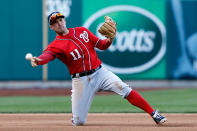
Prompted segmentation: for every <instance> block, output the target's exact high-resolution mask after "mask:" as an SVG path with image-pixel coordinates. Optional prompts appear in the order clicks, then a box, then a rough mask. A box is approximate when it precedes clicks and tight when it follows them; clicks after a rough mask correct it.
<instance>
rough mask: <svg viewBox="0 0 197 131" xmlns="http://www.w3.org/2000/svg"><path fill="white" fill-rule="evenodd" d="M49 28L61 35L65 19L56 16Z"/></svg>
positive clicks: (63, 31) (64, 29)
mask: <svg viewBox="0 0 197 131" xmlns="http://www.w3.org/2000/svg"><path fill="white" fill-rule="evenodd" d="M50 28H51V29H52V30H54V31H55V32H56V33H57V34H59V35H62V34H64V33H65V31H66V20H65V19H64V18H58V19H56V20H55V21H54V23H53V24H52V25H50Z"/></svg>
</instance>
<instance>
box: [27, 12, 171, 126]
mask: <svg viewBox="0 0 197 131" xmlns="http://www.w3.org/2000/svg"><path fill="white" fill-rule="evenodd" d="M48 22H49V24H50V25H49V26H50V28H51V29H52V30H53V31H55V32H56V38H55V40H54V41H53V42H52V43H50V44H49V45H48V46H47V48H46V49H45V50H44V51H43V53H42V54H41V55H40V56H39V57H32V58H31V59H30V61H31V65H32V66H33V67H36V66H38V65H43V64H46V63H48V62H49V61H52V60H53V59H55V58H58V59H59V60H60V61H62V62H63V63H64V64H65V65H66V66H67V68H68V70H69V73H70V74H71V78H72V90H71V92H72V95H71V101H72V125H75V126H78V125H84V124H85V122H86V118H87V114H88V111H89V108H90V105H91V103H92V99H93V96H94V95H95V93H96V92H97V91H98V90H99V91H101V90H103V91H105V90H110V91H113V92H115V93H117V94H119V95H120V96H122V97H123V98H125V99H127V100H128V101H129V102H130V103H131V104H132V105H134V106H137V107H139V108H140V109H142V110H144V111H145V112H147V113H148V114H149V115H150V116H151V117H152V118H153V120H154V121H155V122H156V123H157V124H162V123H164V122H165V121H166V120H167V119H166V117H164V116H162V115H160V114H159V112H158V110H154V109H153V108H152V107H151V106H150V105H149V104H148V102H147V101H146V100H145V99H144V98H142V96H141V95H140V94H138V92H136V91H135V90H133V89H132V88H130V87H129V86H128V85H127V84H126V83H124V82H123V81H122V80H121V79H120V78H119V77H118V76H116V75H115V74H113V73H112V72H111V71H109V70H107V69H106V68H105V67H103V66H102V62H101V60H100V59H99V58H98V57H97V54H96V51H95V48H98V49H100V50H106V49H107V48H108V47H109V46H110V45H111V44H112V42H113V39H114V37H115V36H116V23H115V22H114V21H113V20H112V19H111V18H110V17H108V16H106V17H105V22H104V24H103V25H102V26H101V27H100V29H99V30H98V31H99V32H100V33H101V34H102V35H103V36H105V37H106V39H104V40H101V39H99V38H98V37H96V36H95V35H94V34H93V33H91V32H90V31H89V30H88V29H86V28H84V27H75V28H67V27H66V20H65V18H64V15H62V14H61V13H60V12H53V13H51V14H50V15H49V16H48Z"/></svg>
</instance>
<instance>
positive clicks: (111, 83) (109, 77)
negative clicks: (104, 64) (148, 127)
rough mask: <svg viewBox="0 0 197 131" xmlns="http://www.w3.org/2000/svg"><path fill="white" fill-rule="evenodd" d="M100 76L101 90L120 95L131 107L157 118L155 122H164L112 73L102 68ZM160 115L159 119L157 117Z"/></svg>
mask: <svg viewBox="0 0 197 131" xmlns="http://www.w3.org/2000/svg"><path fill="white" fill-rule="evenodd" d="M100 72H101V73H100V74H103V75H101V76H100V77H102V76H103V79H105V80H103V84H102V88H103V90H111V91H114V92H116V93H117V94H119V95H121V96H122V97H123V98H125V99H127V100H128V101H129V102H130V103H131V104H132V105H134V106H137V107H139V108H140V109H142V110H144V111H145V112H147V113H148V114H149V115H151V116H153V115H154V114H158V115H155V116H157V117H156V118H157V122H156V120H155V119H154V118H153V119H154V120H155V122H156V123H158V121H159V119H160V121H161V122H165V120H166V118H165V117H163V116H161V115H160V114H159V113H158V112H157V111H154V109H153V108H152V107H151V106H150V104H149V103H148V102H147V101H146V100H145V99H144V98H143V97H142V96H141V95H140V94H139V93H138V92H137V91H135V90H133V89H131V88H130V87H129V86H128V85H127V84H126V83H124V82H123V81H122V80H121V79H120V78H119V77H117V76H116V75H115V74H113V73H112V72H110V71H108V70H106V69H105V68H102V70H101V71H100ZM159 115H160V118H159V117H158V116H159Z"/></svg>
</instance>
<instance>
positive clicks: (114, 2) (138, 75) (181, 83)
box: [0, 0, 197, 109]
mask: <svg viewBox="0 0 197 131" xmlns="http://www.w3.org/2000/svg"><path fill="white" fill-rule="evenodd" d="M1 5H2V6H1V8H0V11H1V17H0V23H1V30H0V37H1V48H0V60H1V64H0V88H1V89H2V91H1V92H3V91H6V89H15V91H16V90H17V89H23V88H25V89H26V88H28V89H32V88H35V87H36V88H41V89H47V88H50V87H54V88H71V81H70V80H71V77H70V75H69V73H68V70H67V67H66V66H65V65H64V64H62V63H61V62H60V61H59V60H57V59H56V60H54V61H52V62H50V63H49V64H48V65H46V66H39V67H38V68H32V67H31V65H30V63H29V62H28V61H26V60H25V55H26V53H32V54H33V55H34V56H39V55H40V54H41V53H42V51H43V49H45V48H46V46H47V45H48V44H49V43H50V42H52V41H53V40H54V38H55V33H54V32H53V31H51V30H50V29H49V27H48V22H47V16H48V15H49V14H50V13H51V12H53V11H60V12H61V13H63V14H64V15H65V16H66V22H67V23H66V24H67V27H68V28H73V27H77V26H84V27H86V28H88V29H89V30H91V31H92V32H93V33H94V34H95V35H97V36H98V37H100V38H101V39H103V37H102V36H101V35H100V34H98V32H97V30H98V27H99V25H100V24H101V23H102V22H103V21H104V16H106V15H108V16H110V17H112V18H113V19H114V21H116V22H117V36H116V39H115V40H114V42H113V44H112V45H111V46H110V48H109V49H108V50H106V51H104V52H101V51H99V50H97V53H98V56H99V58H100V59H101V60H102V61H103V65H104V66H106V68H108V69H109V70H111V71H112V72H114V73H115V74H117V75H118V76H119V77H120V78H121V79H122V80H124V81H126V82H127V83H128V84H130V85H131V86H132V87H135V88H185V87H187V88H189V87H192V88H196V85H197V81H196V79H197V14H196V12H197V0H99V1H94V0H5V1H1ZM57 90H58V89H57ZM57 90H56V91H57ZM53 91H54V90H53ZM53 91H52V92H53ZM192 92H194V91H193V90H192ZM15 93H16V92H15ZM63 93H65V92H63ZM7 94H9V93H8V92H7ZM12 95H14V94H12ZM150 101H153V99H151V100H150ZM195 109H196V105H195Z"/></svg>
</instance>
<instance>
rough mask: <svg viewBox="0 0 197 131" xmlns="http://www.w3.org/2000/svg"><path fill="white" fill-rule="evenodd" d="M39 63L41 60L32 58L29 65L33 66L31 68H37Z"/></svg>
mask: <svg viewBox="0 0 197 131" xmlns="http://www.w3.org/2000/svg"><path fill="white" fill-rule="evenodd" d="M40 61H42V60H41V59H39V58H38V57H35V56H34V57H32V58H31V65H32V66H33V67H37V66H38V62H40Z"/></svg>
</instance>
